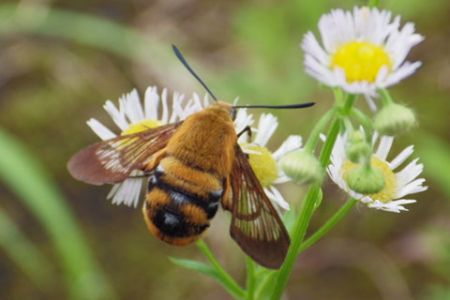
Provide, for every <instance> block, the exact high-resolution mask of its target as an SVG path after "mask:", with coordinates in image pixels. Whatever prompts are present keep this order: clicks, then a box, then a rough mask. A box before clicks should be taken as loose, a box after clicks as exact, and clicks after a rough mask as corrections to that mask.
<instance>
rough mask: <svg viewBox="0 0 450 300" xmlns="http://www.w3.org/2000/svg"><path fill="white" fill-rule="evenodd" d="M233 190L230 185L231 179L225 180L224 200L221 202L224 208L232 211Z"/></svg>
mask: <svg viewBox="0 0 450 300" xmlns="http://www.w3.org/2000/svg"><path fill="white" fill-rule="evenodd" d="M232 192H233V191H232V190H231V184H230V178H229V177H227V178H225V181H224V183H223V195H222V199H221V200H220V203H221V204H222V208H223V209H226V210H229V211H231V204H232V200H231V199H232Z"/></svg>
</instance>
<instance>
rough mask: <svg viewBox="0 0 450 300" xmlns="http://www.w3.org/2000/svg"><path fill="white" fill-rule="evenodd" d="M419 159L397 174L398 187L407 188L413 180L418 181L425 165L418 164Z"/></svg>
mask: <svg viewBox="0 0 450 300" xmlns="http://www.w3.org/2000/svg"><path fill="white" fill-rule="evenodd" d="M417 162H418V159H417V158H416V159H414V160H413V161H411V162H410V163H409V164H408V165H407V166H406V167H404V168H403V169H402V170H401V171H400V172H397V173H396V174H395V178H396V182H397V186H398V187H402V186H405V185H406V184H408V183H409V182H411V181H412V180H414V179H416V178H417V176H419V175H420V173H422V171H423V165H422V164H418V163H417Z"/></svg>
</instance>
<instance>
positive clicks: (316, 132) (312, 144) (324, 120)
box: [304, 107, 337, 153]
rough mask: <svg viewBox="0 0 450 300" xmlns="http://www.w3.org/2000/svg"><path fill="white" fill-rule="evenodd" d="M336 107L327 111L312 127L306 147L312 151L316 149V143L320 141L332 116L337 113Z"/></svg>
mask: <svg viewBox="0 0 450 300" xmlns="http://www.w3.org/2000/svg"><path fill="white" fill-rule="evenodd" d="M336 111H337V109H336V107H333V108H332V109H330V110H329V111H327V112H326V113H325V114H324V115H323V116H322V117H321V118H320V119H319V121H318V122H317V123H316V125H315V126H314V128H313V129H312V131H311V133H310V135H309V137H308V141H307V142H306V144H305V147H304V149H305V150H306V151H308V152H310V153H312V152H313V151H314V149H315V148H316V145H317V143H318V141H319V137H320V134H321V133H322V132H323V129H324V128H325V126H326V125H327V124H328V123H329V122H330V120H331V118H332V117H334V115H335V114H336Z"/></svg>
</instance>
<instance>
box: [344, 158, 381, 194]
mask: <svg viewBox="0 0 450 300" xmlns="http://www.w3.org/2000/svg"><path fill="white" fill-rule="evenodd" d="M344 179H345V181H346V182H347V186H348V187H349V188H350V189H352V190H353V191H355V192H357V193H360V194H364V195H368V194H375V193H378V192H379V191H381V190H382V189H383V188H384V177H383V173H382V172H381V171H380V170H379V169H376V168H370V167H367V166H364V165H360V166H357V167H355V168H354V169H352V170H350V171H349V172H348V173H347V174H345V176H344Z"/></svg>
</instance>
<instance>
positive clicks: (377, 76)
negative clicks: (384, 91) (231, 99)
mask: <svg viewBox="0 0 450 300" xmlns="http://www.w3.org/2000/svg"><path fill="white" fill-rule="evenodd" d="M318 27H319V32H320V37H321V42H322V43H321V44H320V43H319V42H318V41H317V39H316V38H315V37H314V35H313V33H312V32H308V33H306V35H305V36H304V38H303V41H302V43H301V47H302V49H303V50H304V52H305V59H304V64H305V69H306V72H307V73H308V74H309V75H311V76H312V77H314V78H315V79H317V80H318V81H320V82H322V83H324V84H326V85H328V86H332V87H340V88H342V89H344V90H345V91H347V92H348V93H352V94H365V95H367V96H374V95H375V91H376V89H380V88H386V87H389V86H391V85H394V84H396V83H398V82H399V81H401V80H402V79H404V78H406V77H408V76H410V75H412V74H413V73H414V72H415V71H416V69H417V68H419V67H420V65H421V63H420V62H418V61H417V62H414V63H411V62H408V61H405V58H406V56H407V55H408V53H409V51H410V50H411V48H412V47H414V46H415V45H417V44H418V43H420V42H421V41H422V40H423V36H421V35H420V34H417V33H415V29H414V24H413V23H409V22H408V23H406V24H405V25H404V26H403V27H401V28H400V17H399V16H396V17H394V18H393V17H392V15H391V13H390V12H388V11H385V10H382V11H380V10H378V9H377V8H368V7H361V8H358V7H356V8H354V9H353V11H344V10H341V9H336V10H332V11H331V12H330V13H329V14H325V15H323V16H322V17H321V18H320V20H319V24H318Z"/></svg>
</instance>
